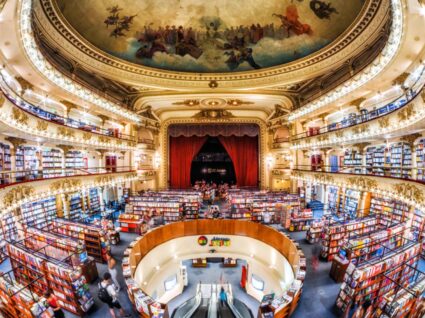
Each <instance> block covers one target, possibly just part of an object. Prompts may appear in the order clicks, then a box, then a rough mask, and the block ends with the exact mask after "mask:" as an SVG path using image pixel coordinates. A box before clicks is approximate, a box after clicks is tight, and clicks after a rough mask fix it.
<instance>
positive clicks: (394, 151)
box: [390, 142, 412, 178]
mask: <svg viewBox="0 0 425 318" xmlns="http://www.w3.org/2000/svg"><path fill="white" fill-rule="evenodd" d="M390 153H391V155H390V158H391V159H390V163H391V170H390V173H391V177H394V178H410V177H411V176H412V173H411V169H410V167H411V166H412V149H411V147H410V145H409V144H408V143H406V142H398V143H395V144H392V145H391V148H390ZM403 167H407V169H403Z"/></svg>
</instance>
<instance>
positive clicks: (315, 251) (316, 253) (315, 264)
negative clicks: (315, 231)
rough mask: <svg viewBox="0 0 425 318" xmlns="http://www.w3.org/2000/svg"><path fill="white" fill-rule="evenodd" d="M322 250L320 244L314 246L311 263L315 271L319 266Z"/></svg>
mask: <svg viewBox="0 0 425 318" xmlns="http://www.w3.org/2000/svg"><path fill="white" fill-rule="evenodd" d="M320 251H321V248H320V246H319V245H317V244H315V245H314V246H313V250H312V255H311V265H312V267H313V270H314V271H316V270H317V269H318V268H319V256H320Z"/></svg>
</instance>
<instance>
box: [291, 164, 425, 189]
mask: <svg viewBox="0 0 425 318" xmlns="http://www.w3.org/2000/svg"><path fill="white" fill-rule="evenodd" d="M294 170H298V171H312V172H329V173H341V174H358V175H364V176H377V177H385V178H396V179H403V180H412V181H417V182H420V183H423V184H425V167H424V168H421V167H412V166H376V165H366V166H360V165H359V166H357V165H342V166H325V165H320V164H313V165H298V166H296V167H294Z"/></svg>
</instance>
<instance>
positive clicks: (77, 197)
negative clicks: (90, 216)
mask: <svg viewBox="0 0 425 318" xmlns="http://www.w3.org/2000/svg"><path fill="white" fill-rule="evenodd" d="M84 212H85V210H84V209H83V199H82V196H81V192H75V193H72V194H70V195H69V211H68V219H70V220H78V219H80V218H81V214H82V213H84Z"/></svg>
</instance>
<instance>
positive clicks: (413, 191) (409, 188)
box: [393, 183, 424, 203]
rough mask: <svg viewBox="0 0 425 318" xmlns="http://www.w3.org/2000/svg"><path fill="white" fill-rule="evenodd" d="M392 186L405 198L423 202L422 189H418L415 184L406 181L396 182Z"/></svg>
mask: <svg viewBox="0 0 425 318" xmlns="http://www.w3.org/2000/svg"><path fill="white" fill-rule="evenodd" d="M393 187H394V190H395V192H396V193H397V194H398V195H400V196H403V197H405V198H407V199H413V200H414V201H416V202H417V203H422V202H424V194H423V192H422V190H420V189H419V188H418V187H416V186H415V185H412V184H408V183H398V184H396V185H394V186H393Z"/></svg>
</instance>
